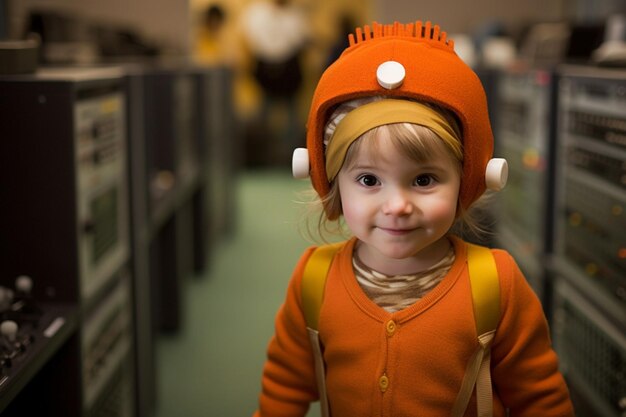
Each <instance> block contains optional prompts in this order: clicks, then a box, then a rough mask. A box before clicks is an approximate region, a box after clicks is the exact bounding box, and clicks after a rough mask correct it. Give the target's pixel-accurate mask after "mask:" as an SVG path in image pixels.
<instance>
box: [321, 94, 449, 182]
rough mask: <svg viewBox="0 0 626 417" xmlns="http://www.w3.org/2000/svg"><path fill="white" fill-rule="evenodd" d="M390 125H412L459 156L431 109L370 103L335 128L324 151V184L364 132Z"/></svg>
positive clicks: (410, 103)
mask: <svg viewBox="0 0 626 417" xmlns="http://www.w3.org/2000/svg"><path fill="white" fill-rule="evenodd" d="M392 123H414V124H417V125H420V126H424V127H427V128H429V129H430V130H432V131H433V132H434V133H435V134H436V135H437V136H439V137H440V138H441V139H442V140H443V141H444V142H446V143H447V144H448V145H450V146H452V147H453V149H455V151H458V153H461V144H460V142H459V140H458V139H457V134H456V133H455V131H454V129H453V128H452V126H450V124H449V123H448V121H447V120H446V119H445V118H444V117H443V116H441V115H440V114H439V113H438V112H437V111H435V110H433V109H432V108H430V107H428V106H425V105H423V104H420V103H417V102H415V101H408V100H394V99H385V100H379V101H373V102H371V103H367V104H364V105H362V106H360V107H357V108H356V109H354V110H352V111H350V112H349V113H348V114H347V115H346V116H345V117H344V118H343V119H342V120H341V121H340V122H339V124H338V125H337V128H336V130H335V133H334V134H333V136H332V137H331V139H330V142H329V144H328V148H327V149H326V176H327V178H328V181H332V180H333V179H334V178H335V176H337V174H338V173H339V170H340V169H341V167H342V165H343V161H344V159H345V158H346V153H347V152H348V148H349V147H350V145H351V144H352V142H354V141H355V140H357V139H358V138H359V137H361V135H362V134H364V133H365V132H367V131H368V130H371V129H373V128H375V127H378V126H383V125H388V124H392Z"/></svg>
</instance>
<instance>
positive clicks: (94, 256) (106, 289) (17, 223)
mask: <svg viewBox="0 0 626 417" xmlns="http://www.w3.org/2000/svg"><path fill="white" fill-rule="evenodd" d="M0 89H1V90H2V94H1V95H0V138H2V139H1V140H0V143H1V149H0V159H1V162H0V175H2V178H3V180H2V183H3V186H2V187H1V191H0V199H1V200H2V202H3V203H2V204H1V205H0V206H1V208H0V229H2V233H1V234H0V244H1V248H2V250H0V282H1V283H2V284H3V285H5V286H7V287H8V286H10V285H11V283H12V281H13V279H14V277H16V276H18V275H22V274H27V275H29V276H30V277H32V282H33V283H34V286H33V287H32V290H30V288H22V289H21V291H23V292H24V294H22V295H23V297H24V299H23V300H21V301H24V302H28V303H29V304H30V305H31V306H32V311H34V312H35V313H34V314H35V315H39V317H46V314H48V313H49V312H50V311H52V310H53V309H55V308H58V307H59V306H66V308H67V309H68V310H66V312H65V313H63V312H61V313H55V316H56V318H55V319H54V321H53V322H52V323H51V324H50V326H48V327H45V328H43V329H41V330H39V329H38V328H34V329H33V332H32V334H31V336H32V339H31V341H32V346H31V347H29V346H27V347H26V351H27V352H28V351H29V349H31V348H32V349H33V352H35V353H37V355H32V356H28V355H26V356H24V359H23V360H22V361H21V363H19V367H17V369H16V368H15V367H14V366H11V367H10V368H11V369H10V371H9V372H8V374H7V376H8V379H9V381H8V382H7V385H5V386H10V382H11V381H12V380H21V389H20V390H19V392H18V390H13V391H12V392H9V393H7V392H2V393H1V397H2V406H3V408H4V411H3V415H7V416H12V415H44V414H45V415H76V416H90V415H94V413H102V412H103V410H106V413H105V415H110V416H130V415H133V413H134V397H135V394H134V383H133V381H134V373H133V371H132V369H133V366H132V360H133V355H132V350H133V348H134V337H133V334H134V330H133V327H132V310H131V307H130V306H131V304H130V303H129V302H128V300H129V299H130V297H131V280H132V276H131V274H130V269H129V259H130V244H129V230H128V222H129V214H128V187H127V171H126V132H125V123H126V121H125V110H124V109H125V105H126V104H125V93H124V89H123V83H122V76H121V73H120V72H119V71H117V70H115V69H56V70H42V71H40V72H39V73H37V74H36V75H28V76H12V77H4V78H1V79H0ZM26 287H29V285H27V286H26ZM28 290H30V291H28ZM26 293H28V294H26ZM21 301H20V300H17V299H16V302H12V304H11V309H14V308H15V307H16V305H17V303H19V302H21ZM50 306H52V307H50ZM67 311H69V312H67ZM55 322H56V325H55V326H56V332H57V333H58V334H60V335H62V337H58V336H57V335H54V336H52V337H49V336H48V335H47V333H48V332H50V331H52V330H55V329H54V328H53V327H51V326H52V325H53V324H54V323H55ZM19 334H20V332H19V331H18V335H19ZM15 363H17V361H16V362H15ZM12 365H13V364H12ZM0 390H2V386H0ZM103 404H106V405H107V407H106V408H102V405H103ZM100 415H102V414H100Z"/></svg>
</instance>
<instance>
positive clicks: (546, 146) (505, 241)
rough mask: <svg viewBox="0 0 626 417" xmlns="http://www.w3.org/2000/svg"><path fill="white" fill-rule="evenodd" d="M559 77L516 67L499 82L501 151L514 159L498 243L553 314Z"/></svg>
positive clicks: (501, 202) (500, 210) (501, 201)
mask: <svg viewBox="0 0 626 417" xmlns="http://www.w3.org/2000/svg"><path fill="white" fill-rule="evenodd" d="M556 83H557V75H556V73H555V72H554V71H552V70H546V69H527V68H523V69H522V68H516V69H509V70H506V71H503V72H502V73H501V74H500V77H499V81H498V92H497V94H498V119H497V124H496V126H497V127H496V129H495V141H496V147H497V149H498V154H499V155H500V156H502V157H504V158H506V160H507V161H508V163H509V180H508V183H507V186H506V187H505V189H504V190H503V191H502V192H500V193H499V194H498V195H497V200H496V205H497V218H496V221H497V223H496V239H497V245H498V246H500V247H503V248H505V249H507V250H508V251H509V252H511V254H512V255H513V257H514V258H515V259H516V261H517V262H518V263H519V266H520V269H521V270H522V271H523V272H524V274H525V276H526V278H527V279H528V281H529V283H530V284H531V286H532V287H533V289H534V290H535V292H536V293H537V295H538V296H539V298H540V299H541V301H542V303H543V307H544V310H546V313H547V315H548V316H550V312H549V309H550V303H549V300H550V291H551V282H550V280H549V276H548V274H547V271H546V268H545V262H546V259H547V256H548V255H549V254H550V253H551V251H552V243H551V242H552V227H553V223H552V206H553V195H554V192H553V182H554V155H555V140H554V132H555V122H554V120H555V100H556V98H555V97H556V94H555V90H556Z"/></svg>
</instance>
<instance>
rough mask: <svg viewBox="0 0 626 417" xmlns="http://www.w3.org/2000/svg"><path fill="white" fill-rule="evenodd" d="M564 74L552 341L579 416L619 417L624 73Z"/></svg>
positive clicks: (624, 304) (624, 295) (624, 284)
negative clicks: (555, 288)
mask: <svg viewBox="0 0 626 417" xmlns="http://www.w3.org/2000/svg"><path fill="white" fill-rule="evenodd" d="M560 73H561V76H560V78H561V81H560V85H559V105H558V109H559V110H558V115H559V129H558V140H559V164H558V166H559V170H558V176H557V178H558V182H557V190H558V193H557V204H556V206H555V211H554V217H555V219H556V220H555V222H556V235H555V251H554V257H553V259H552V268H553V270H554V273H555V275H556V277H557V278H556V279H557V291H556V293H555V299H554V302H555V311H556V317H557V320H556V322H555V328H554V330H555V341H554V343H555V347H556V349H557V352H558V353H559V355H560V357H561V360H562V364H563V369H564V373H565V376H566V378H567V380H568V382H569V385H570V390H571V392H572V397H573V399H574V402H575V406H576V411H577V415H578V416H580V417H587V416H598V415H602V416H607V417H613V416H615V417H618V416H623V415H624V412H626V337H625V336H624V335H625V334H626V251H625V247H626V246H625V244H624V231H625V230H626V214H625V213H624V208H625V207H626V194H625V193H624V189H625V188H626V72H625V71H623V70H622V71H618V70H608V69H598V68H586V67H576V66H564V67H562V68H561V69H560Z"/></svg>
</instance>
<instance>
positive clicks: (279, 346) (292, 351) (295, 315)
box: [254, 248, 318, 417]
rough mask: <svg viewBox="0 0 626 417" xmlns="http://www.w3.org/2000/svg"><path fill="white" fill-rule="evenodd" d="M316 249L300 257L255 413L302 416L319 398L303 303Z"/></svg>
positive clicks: (280, 314) (261, 416) (267, 416)
mask: <svg viewBox="0 0 626 417" xmlns="http://www.w3.org/2000/svg"><path fill="white" fill-rule="evenodd" d="M312 252H313V248H309V249H308V250H307V251H306V252H305V253H304V254H303V256H302V257H301V258H300V261H299V262H298V264H297V266H296V269H295V271H294V273H293V276H292V278H291V281H290V282H289V286H288V289H287V296H286V299H285V302H284V304H283V305H282V306H281V308H280V310H279V311H278V314H277V316H276V321H275V332H274V336H273V337H272V339H271V341H270V343H269V347H268V350H267V360H266V362H265V366H264V368H263V379H262V392H261V396H260V399H259V409H258V410H257V411H256V412H255V414H254V417H283V416H284V417H299V416H304V415H306V413H307V411H308V409H309V405H310V403H311V402H313V401H316V400H317V399H318V392H317V383H316V380H315V368H314V364H313V356H312V355H313V354H312V351H311V346H310V342H309V338H308V334H307V331H306V323H305V320H304V315H303V314H302V306H301V296H300V291H301V287H300V284H301V280H302V271H303V269H304V265H305V264H306V261H307V260H308V258H309V257H310V255H311V253H312Z"/></svg>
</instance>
